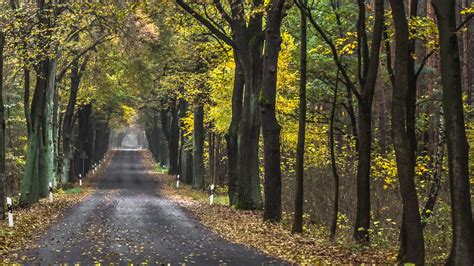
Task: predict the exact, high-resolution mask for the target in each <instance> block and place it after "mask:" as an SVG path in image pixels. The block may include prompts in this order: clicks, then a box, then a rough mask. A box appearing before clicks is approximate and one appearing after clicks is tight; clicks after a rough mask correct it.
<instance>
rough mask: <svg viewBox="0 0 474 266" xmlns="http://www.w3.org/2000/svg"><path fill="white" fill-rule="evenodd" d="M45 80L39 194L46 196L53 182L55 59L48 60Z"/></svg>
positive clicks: (54, 177) (54, 178)
mask: <svg viewBox="0 0 474 266" xmlns="http://www.w3.org/2000/svg"><path fill="white" fill-rule="evenodd" d="M47 67H48V70H47V72H46V73H47V75H48V76H47V82H46V90H45V102H44V113H43V117H42V123H43V124H42V130H43V136H42V139H41V143H42V147H41V152H40V173H39V175H40V180H42V181H41V185H42V186H41V188H40V196H41V197H46V196H48V187H49V186H48V183H49V182H51V183H52V184H55V180H56V176H55V171H54V169H55V164H54V162H55V159H54V154H55V152H54V138H53V135H54V134H53V130H54V125H53V116H54V108H53V107H54V91H55V90H56V61H55V60H53V59H49V60H48V66H47Z"/></svg>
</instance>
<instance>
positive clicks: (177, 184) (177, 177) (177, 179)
mask: <svg viewBox="0 0 474 266" xmlns="http://www.w3.org/2000/svg"><path fill="white" fill-rule="evenodd" d="M176 188H179V175H177V176H176Z"/></svg>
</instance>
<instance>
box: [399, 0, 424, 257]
mask: <svg viewBox="0 0 474 266" xmlns="http://www.w3.org/2000/svg"><path fill="white" fill-rule="evenodd" d="M391 6H392V12H393V21H394V26H395V52H396V54H397V57H396V59H395V69H394V88H393V102H392V136H393V142H394V148H395V154H396V157H397V158H396V160H397V169H398V178H399V182H400V191H401V196H402V204H403V219H402V228H401V248H400V257H399V259H400V261H401V262H407V263H416V264H423V263H424V255H425V249H424V239H423V230H422V226H421V219H420V212H419V204H418V198H417V193H416V189H415V181H414V175H415V163H416V156H415V148H416V147H415V143H413V140H412V135H413V133H412V132H411V131H412V130H414V128H412V125H411V121H413V120H414V117H412V116H414V115H415V114H414V108H415V106H411V105H412V104H413V103H414V101H415V100H416V98H415V99H411V97H412V96H413V95H415V96H416V86H413V84H411V83H412V82H413V80H414V73H413V63H412V61H413V59H412V57H411V47H410V46H411V45H410V41H409V33H408V21H407V18H406V14H405V5H404V3H403V2H402V1H395V0H391ZM414 90H415V91H414Z"/></svg>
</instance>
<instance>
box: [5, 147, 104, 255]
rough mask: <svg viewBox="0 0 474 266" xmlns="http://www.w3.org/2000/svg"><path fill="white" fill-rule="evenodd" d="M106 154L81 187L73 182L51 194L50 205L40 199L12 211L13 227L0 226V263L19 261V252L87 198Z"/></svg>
mask: <svg viewBox="0 0 474 266" xmlns="http://www.w3.org/2000/svg"><path fill="white" fill-rule="evenodd" d="M110 153H113V152H110ZM110 153H109V154H107V155H106V157H105V161H104V163H102V165H101V166H99V167H98V168H97V171H96V172H95V173H94V174H90V175H88V177H87V179H84V184H83V186H79V184H78V183H75V184H74V186H73V187H71V188H68V189H64V190H63V189H59V190H57V191H55V192H54V194H53V199H54V200H53V202H50V201H49V198H44V199H41V200H40V201H39V202H38V203H36V204H33V205H31V206H28V207H24V208H14V210H13V215H14V216H13V218H14V227H8V224H7V222H6V221H4V222H2V223H0V261H2V262H3V263H9V262H12V261H17V260H22V259H23V258H22V256H23V255H22V254H21V253H22V251H23V250H25V249H28V248H33V247H34V246H36V244H37V241H38V239H39V238H40V236H41V234H42V232H44V231H45V230H47V229H48V228H50V227H51V226H52V225H53V224H55V223H57V221H58V220H60V219H61V218H62V217H64V215H65V214H67V213H68V212H69V211H70V210H71V209H72V208H73V207H74V206H76V205H77V204H78V203H80V202H82V201H83V200H84V199H86V198H87V197H88V196H90V195H91V194H92V193H93V192H94V191H95V188H96V185H97V182H98V180H99V178H100V176H101V175H102V173H103V171H104V169H105V168H106V166H107V164H108V163H109V161H110V158H111V157H112V154H110ZM17 201H18V199H17V198H14V203H15V202H17ZM14 205H15V204H14Z"/></svg>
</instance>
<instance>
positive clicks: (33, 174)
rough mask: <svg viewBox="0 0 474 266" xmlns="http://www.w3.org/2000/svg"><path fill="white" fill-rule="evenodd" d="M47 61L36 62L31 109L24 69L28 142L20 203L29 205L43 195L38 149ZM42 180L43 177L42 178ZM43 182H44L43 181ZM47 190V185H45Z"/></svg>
mask: <svg viewBox="0 0 474 266" xmlns="http://www.w3.org/2000/svg"><path fill="white" fill-rule="evenodd" d="M48 64H49V63H48V62H47V61H42V62H40V63H38V72H37V78H36V84H35V91H34V94H33V100H32V103H31V109H30V108H29V99H28V98H29V71H28V70H27V69H25V99H24V102H25V116H26V120H27V126H28V143H27V154H26V165H25V171H24V174H23V180H22V182H21V197H20V204H21V205H29V204H32V203H36V202H38V200H39V197H40V194H42V195H44V194H45V192H44V191H43V192H42V193H40V187H44V185H46V186H47V183H46V184H43V185H41V181H40V180H39V179H40V176H39V169H40V158H39V156H40V149H41V140H42V138H43V133H44V132H43V130H42V123H43V120H42V117H43V112H44V111H45V110H44V103H45V96H46V84H47V77H48V71H47V70H48V69H47V68H48V67H47V65H48ZM43 180H44V179H43ZM43 180H42V181H43ZM43 183H44V182H43ZM46 191H47V187H46Z"/></svg>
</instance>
